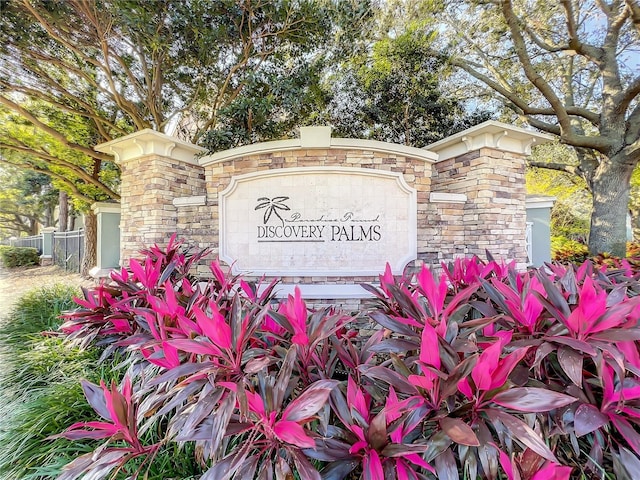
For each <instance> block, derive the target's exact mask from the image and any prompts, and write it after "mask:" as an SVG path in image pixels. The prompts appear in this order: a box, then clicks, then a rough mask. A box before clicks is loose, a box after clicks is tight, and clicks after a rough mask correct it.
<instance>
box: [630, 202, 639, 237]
mask: <svg viewBox="0 0 640 480" xmlns="http://www.w3.org/2000/svg"><path fill="white" fill-rule="evenodd" d="M631 229H632V230H633V241H634V242H640V209H636V208H634V209H631Z"/></svg>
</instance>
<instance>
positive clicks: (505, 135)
mask: <svg viewBox="0 0 640 480" xmlns="http://www.w3.org/2000/svg"><path fill="white" fill-rule="evenodd" d="M554 138H555V137H554V136H553V135H549V134H547V133H538V132H534V131H532V130H527V129H525V128H520V127H515V126H513V125H509V124H507V123H502V122H496V121H495V120H488V121H486V122H483V123H481V124H480V125H476V126H475V127H471V128H467V129H466V130H463V131H462V132H458V133H456V134H455V135H451V136H450V137H447V138H444V139H442V140H440V141H438V142H435V143H432V144H431V145H427V146H426V147H424V148H425V150H429V151H432V152H435V153H437V154H438V157H439V161H442V160H446V159H448V158H453V157H459V156H460V155H464V154H465V153H468V152H472V151H475V150H480V149H481V148H493V149H495V150H500V151H503V152H510V153H518V154H521V155H530V154H531V147H532V146H533V145H542V144H543V143H547V142H550V141H552V140H553V139H554Z"/></svg>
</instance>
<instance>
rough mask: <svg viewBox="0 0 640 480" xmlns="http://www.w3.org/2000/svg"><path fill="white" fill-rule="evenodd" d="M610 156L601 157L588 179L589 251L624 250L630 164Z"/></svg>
mask: <svg viewBox="0 0 640 480" xmlns="http://www.w3.org/2000/svg"><path fill="white" fill-rule="evenodd" d="M616 160H618V159H617V158H615V157H611V158H610V159H607V160H606V161H602V162H601V164H600V166H599V167H598V169H597V170H596V173H595V175H594V179H593V182H592V193H593V209H592V212H591V230H590V233H589V253H590V254H592V255H596V254H598V253H603V252H608V253H610V254H612V255H616V256H618V257H625V256H626V254H627V212H628V209H629V191H630V181H631V174H632V173H633V166H629V165H625V164H624V163H623V162H622V161H620V160H618V161H616Z"/></svg>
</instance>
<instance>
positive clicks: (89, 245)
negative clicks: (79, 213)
mask: <svg viewBox="0 0 640 480" xmlns="http://www.w3.org/2000/svg"><path fill="white" fill-rule="evenodd" d="M97 251H98V217H97V216H96V214H95V213H94V212H93V210H88V211H87V212H85V214H84V257H83V259H82V266H81V267H80V274H81V275H82V276H84V277H88V276H89V270H91V269H92V268H93V267H95V266H96V264H97V260H98V256H97Z"/></svg>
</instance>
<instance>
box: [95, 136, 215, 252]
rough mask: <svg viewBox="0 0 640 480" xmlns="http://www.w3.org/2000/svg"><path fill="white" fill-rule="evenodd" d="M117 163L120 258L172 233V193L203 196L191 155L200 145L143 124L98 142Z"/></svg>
mask: <svg viewBox="0 0 640 480" xmlns="http://www.w3.org/2000/svg"><path fill="white" fill-rule="evenodd" d="M95 149H96V150H97V151H99V152H103V153H109V154H112V155H114V156H115V160H116V163H118V165H119V166H120V168H121V171H122V175H121V182H122V183H121V188H120V195H121V200H120V204H121V220H120V231H121V237H120V258H121V259H122V261H123V262H124V263H125V264H126V259H128V258H131V257H134V256H137V254H138V252H139V251H140V249H141V248H143V247H146V246H150V245H153V244H156V243H157V244H159V245H162V244H166V243H167V241H168V240H169V238H170V237H171V235H172V234H173V233H175V232H176V224H177V213H176V206H175V205H174V204H173V201H174V199H175V198H179V197H191V196H202V195H205V185H204V170H203V168H202V167H200V166H199V165H198V162H197V160H196V155H197V154H199V153H203V152H204V151H205V149H204V148H201V147H198V146H196V145H193V144H191V143H187V142H183V141H181V140H179V139H177V138H174V137H170V136H168V135H165V134H162V133H159V132H156V131H153V130H149V129H145V130H142V131H140V132H136V133H132V134H131V135H127V136H125V137H121V138H118V139H116V140H112V141H110V142H107V143H103V144H100V145H98V146H96V147H95Z"/></svg>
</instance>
